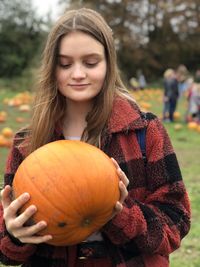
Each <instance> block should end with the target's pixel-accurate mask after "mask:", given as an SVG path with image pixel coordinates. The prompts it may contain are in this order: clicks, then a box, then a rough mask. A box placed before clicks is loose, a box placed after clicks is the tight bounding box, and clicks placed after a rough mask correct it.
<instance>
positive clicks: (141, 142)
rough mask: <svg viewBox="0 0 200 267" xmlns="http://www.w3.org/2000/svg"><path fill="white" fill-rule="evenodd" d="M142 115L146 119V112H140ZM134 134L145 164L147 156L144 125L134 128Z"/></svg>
mask: <svg viewBox="0 0 200 267" xmlns="http://www.w3.org/2000/svg"><path fill="white" fill-rule="evenodd" d="M142 117H143V118H144V119H146V113H144V112H143V113H142ZM136 136H137V140H138V144H139V146H140V149H141V152H142V158H143V161H144V164H145V165H146V164H147V156H146V127H144V128H141V129H137V130H136Z"/></svg>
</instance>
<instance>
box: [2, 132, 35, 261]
mask: <svg viewBox="0 0 200 267" xmlns="http://www.w3.org/2000/svg"><path fill="white" fill-rule="evenodd" d="M20 139H21V135H20V134H17V135H16V136H15V138H14V142H13V146H12V148H11V150H10V153H9V155H8V158H7V163H6V169H5V176H4V184H5V185H7V184H9V185H12V181H13V178H14V175H15V172H16V170H17V168H18V166H19V165H20V163H21V162H22V160H23V155H22V154H21V153H20V151H19V149H18V147H17V146H18V144H19V140H20ZM18 243H19V242H14V239H12V238H11V237H10V235H9V233H8V232H7V230H6V226H5V223H4V219H3V207H2V204H1V205H0V261H1V262H2V263H3V264H6V265H19V264H20V263H23V262H25V261H26V260H27V259H28V258H29V257H30V255H32V254H33V253H34V251H35V249H36V246H34V245H29V244H24V245H23V244H20V243H19V244H18Z"/></svg>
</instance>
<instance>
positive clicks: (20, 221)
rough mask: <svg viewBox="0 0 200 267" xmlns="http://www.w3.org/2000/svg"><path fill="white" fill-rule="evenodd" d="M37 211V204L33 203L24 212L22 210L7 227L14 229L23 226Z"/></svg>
mask: <svg viewBox="0 0 200 267" xmlns="http://www.w3.org/2000/svg"><path fill="white" fill-rule="evenodd" d="M36 211H37V208H36V206H34V205H31V206H30V207H28V208H27V209H26V210H25V211H24V212H22V213H21V214H20V215H19V216H17V217H16V218H15V219H14V220H12V222H11V223H10V224H9V223H8V224H7V228H8V229H10V230H12V229H16V228H20V227H22V226H23V225H24V224H25V223H26V222H27V221H28V220H29V219H30V218H31V217H32V216H33V215H34V213H35V212H36Z"/></svg>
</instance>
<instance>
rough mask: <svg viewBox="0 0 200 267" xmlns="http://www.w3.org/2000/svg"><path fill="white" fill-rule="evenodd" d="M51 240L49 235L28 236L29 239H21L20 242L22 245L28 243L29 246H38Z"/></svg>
mask: <svg viewBox="0 0 200 267" xmlns="http://www.w3.org/2000/svg"><path fill="white" fill-rule="evenodd" d="M51 239H52V236H51V235H44V236H29V237H23V238H21V239H20V242H22V243H29V244H40V243H44V242H47V241H49V240H51Z"/></svg>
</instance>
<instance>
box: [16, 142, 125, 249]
mask: <svg viewBox="0 0 200 267" xmlns="http://www.w3.org/2000/svg"><path fill="white" fill-rule="evenodd" d="M118 183H119V179H118V175H117V172H116V168H115V166H114V164H113V162H112V161H111V159H110V158H109V157H108V156H107V155H106V154H105V153H104V152H102V151H101V150H100V149H98V148H96V147H94V146H92V145H89V144H86V143H84V142H81V141H68V140H60V141H55V142H52V143H49V144H47V145H44V146H43V147H40V148H39V149H37V150H36V151H34V152H33V153H31V154H30V155H29V156H28V157H27V158H26V159H25V160H24V161H23V162H22V163H21V165H20V166H19V168H18V170H17V172H16V174H15V177H14V182H13V193H14V196H15V197H18V196H19V195H21V194H22V193H23V192H29V193H30V195H31V198H30V200H29V201H28V203H27V204H26V205H25V206H24V207H23V209H22V210H24V209H25V208H27V206H29V205H31V204H34V205H36V206H37V212H36V214H35V215H34V216H33V218H32V221H33V222H38V221H40V220H45V221H46V222H47V225H48V226H47V228H46V229H45V230H43V231H41V233H40V234H41V235H44V234H51V235H52V236H53V239H52V240H50V241H49V242H48V243H49V244H52V245H56V246H62V245H73V244H77V243H80V242H81V241H83V240H85V239H86V238H87V237H88V236H90V235H91V234H92V233H93V232H96V231H98V230H99V229H100V228H101V227H102V226H103V225H104V224H105V223H106V222H107V221H108V220H109V219H110V218H111V215H112V213H113V209H114V207H115V204H116V202H117V201H118V200H119V196H120V193H119V185H118Z"/></svg>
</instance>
